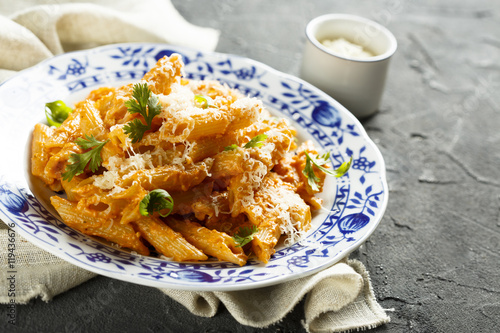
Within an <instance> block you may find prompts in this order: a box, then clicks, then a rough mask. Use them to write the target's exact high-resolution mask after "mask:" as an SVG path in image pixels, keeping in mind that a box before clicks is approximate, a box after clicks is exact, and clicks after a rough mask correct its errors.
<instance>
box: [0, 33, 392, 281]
mask: <svg viewBox="0 0 500 333" xmlns="http://www.w3.org/2000/svg"><path fill="white" fill-rule="evenodd" d="M173 52H176V53H180V54H181V55H182V56H183V58H184V62H185V64H186V67H185V70H186V76H187V78H191V79H218V80H220V81H221V82H224V83H227V84H228V85H229V86H231V87H233V88H237V89H239V90H240V91H242V92H243V93H244V94H248V95H251V96H255V97H257V98H259V99H261V100H262V101H263V102H264V104H265V105H266V107H267V108H268V109H269V110H270V111H271V112H272V113H274V114H275V115H276V116H281V117H287V118H289V119H291V121H292V124H293V125H294V126H295V127H296V128H297V130H298V133H299V135H298V136H299V139H301V140H302V139H312V140H314V141H315V145H316V146H317V147H321V148H322V149H324V150H325V151H327V150H329V151H331V152H332V155H331V161H332V163H333V164H334V166H335V167H337V166H339V165H340V164H341V163H342V162H344V161H345V160H348V159H349V156H351V155H352V157H353V165H352V168H351V170H350V171H349V173H348V174H347V175H346V176H344V177H342V178H339V179H336V178H333V177H327V182H326V183H325V187H324V191H323V193H322V194H321V195H322V198H323V199H324V207H325V208H326V209H325V210H322V211H320V212H318V213H316V214H314V216H313V227H312V228H311V231H310V232H309V233H308V234H307V235H306V237H305V238H304V240H303V241H301V242H299V243H296V244H294V245H291V246H289V247H284V246H283V245H281V246H280V247H279V248H278V250H277V252H276V254H275V255H274V256H273V257H272V258H271V260H270V261H269V263H268V264H267V265H264V264H262V263H259V262H257V261H255V260H249V262H248V263H247V265H245V266H243V267H239V266H237V265H234V264H231V263H227V262H220V261H208V262H202V263H181V262H172V261H166V260H162V259H158V258H153V257H142V256H138V255H133V254H131V253H129V252H127V251H124V250H120V249H118V248H116V247H113V246H110V245H108V244H106V243H105V242H102V241H99V240H96V239H94V238H91V237H89V236H86V235H83V234H81V233H79V232H76V231H75V230H73V229H71V228H69V227H67V226H66V225H65V224H64V223H62V222H61V220H60V218H59V217H58V215H57V214H56V213H55V211H54V209H53V208H52V207H51V206H50V204H49V203H48V202H49V201H48V198H49V196H50V195H53V194H54V193H52V192H51V191H50V190H47V189H46V188H45V187H43V186H42V185H41V184H40V183H41V182H40V181H38V180H37V179H34V178H33V177H30V173H29V154H30V152H29V149H30V148H29V147H30V146H29V143H30V141H31V131H32V129H33V126H34V125H35V123H37V122H40V121H43V119H44V104H45V103H46V102H50V101H54V100H58V99H61V100H64V101H66V102H67V103H69V104H71V103H75V102H76V101H79V100H81V99H83V98H85V97H86V96H87V94H88V93H89V92H90V91H91V90H93V89H95V88H97V87H100V86H110V85H111V86H119V85H123V84H126V83H129V82H135V81H137V80H139V79H140V78H141V77H142V76H143V75H144V73H146V71H147V70H148V68H150V67H151V66H153V65H154V64H155V63H156V61H157V59H159V58H161V57H163V56H164V55H170V54H171V53H173ZM0 110H1V114H2V122H1V124H0V126H1V127H0V129H1V130H0V147H1V152H2V163H1V164H0V218H1V219H2V220H3V221H4V222H6V223H7V224H9V225H11V226H13V225H14V223H15V230H16V231H17V232H18V233H19V234H21V235H22V236H23V237H25V238H26V239H28V240H29V241H30V242H32V243H34V244H36V245H37V246H39V247H41V248H43V249H45V250H47V251H49V252H51V253H53V254H55V255H56V256H58V257H60V258H62V259H64V260H67V261H69V262H71V263H73V264H75V265H77V266H80V267H82V268H84V269H87V270H89V271H93V272H95V273H98V274H102V275H106V276H109V277H113V278H116V279H120V280H124V281H129V282H133V283H139V284H143V285H148V286H155V287H161V288H175V289H184V290H240V289H249V288H258V287H263V286H268V285H272V284H276V283H280V282H284V281H288V280H292V279H296V278H299V277H303V276H306V275H309V274H312V273H314V272H318V271H320V270H322V269H324V268H326V267H329V266H331V265H333V264H334V263H336V262H337V261H339V260H340V259H341V258H343V257H344V256H346V255H347V254H348V253H350V252H351V251H353V250H354V249H356V248H357V247H359V246H360V245H361V244H362V243H363V242H364V241H365V240H366V239H367V238H368V236H370V234H371V233H372V232H373V231H374V230H375V228H376V227H377V225H378V223H379V222H380V220H381V219H382V216H383V214H384V211H385V208H386V206H387V200H388V190H387V183H386V180H385V166H384V161H383V158H382V155H381V154H380V152H379V150H378V149H377V147H376V146H375V144H374V143H373V142H372V141H371V140H370V139H369V138H368V136H367V134H366V132H365V130H364V129H363V127H362V126H361V124H360V123H359V122H358V120H357V119H356V118H355V117H354V116H353V115H352V114H351V113H350V112H349V111H347V110H346V109H345V108H344V107H343V106H341V105H340V104H339V103H338V102H336V101H335V100H333V99H332V98H330V97H329V96H327V95H326V94H324V93H323V92H321V91H319V90H318V89H316V88H314V87H313V86H311V85H310V84H308V83H306V82H304V81H302V80H300V79H297V78H295V77H292V76H290V75H286V74H283V73H280V72H278V71H275V70H273V69H271V68H269V67H267V66H265V65H263V64H261V63H258V62H256V61H253V60H250V59H246V58H242V57H237V56H233V55H227V54H218V53H204V52H198V51H194V50H191V49H186V48H181V47H177V46H170V45H165V44H143V43H139V44H118V45H110V46H104V47H100V48H96V49H92V50H85V51H79V52H73V53H67V54H63V55H60V56H57V57H54V58H52V59H49V60H47V61H44V62H43V63H41V64H39V65H37V66H35V67H32V68H30V69H27V70H25V71H22V72H21V73H19V74H18V75H16V76H15V77H13V78H11V79H10V80H8V81H7V82H5V83H3V84H2V85H1V86H0ZM12 222H13V223H12Z"/></svg>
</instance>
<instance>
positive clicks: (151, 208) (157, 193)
mask: <svg viewBox="0 0 500 333" xmlns="http://www.w3.org/2000/svg"><path fill="white" fill-rule="evenodd" d="M173 208H174V199H173V198H172V196H171V195H170V194H168V192H167V191H165V190H162V189H156V190H153V191H151V192H149V193H148V194H146V195H145V196H144V198H143V199H142V200H141V203H140V204H139V212H140V213H141V215H142V216H149V215H151V214H153V213H154V212H158V214H160V216H162V217H166V216H168V215H169V214H170V213H171V212H172V209H173ZM164 209H168V213H166V214H162V213H160V211H161V210H164Z"/></svg>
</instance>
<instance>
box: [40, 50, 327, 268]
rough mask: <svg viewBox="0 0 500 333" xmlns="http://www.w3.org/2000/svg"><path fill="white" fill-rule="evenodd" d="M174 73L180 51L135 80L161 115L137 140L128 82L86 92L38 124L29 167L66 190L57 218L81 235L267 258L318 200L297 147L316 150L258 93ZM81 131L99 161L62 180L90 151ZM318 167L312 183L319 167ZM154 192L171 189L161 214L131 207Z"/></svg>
mask: <svg viewBox="0 0 500 333" xmlns="http://www.w3.org/2000/svg"><path fill="white" fill-rule="evenodd" d="M182 73H183V63H182V58H181V56H180V55H177V54H173V55H171V56H170V57H165V58H162V59H160V60H159V61H158V63H157V64H156V65H155V66H154V67H153V68H152V69H151V70H150V71H149V72H148V73H146V74H145V76H144V77H143V79H142V80H141V81H140V83H141V84H146V85H147V88H149V90H150V91H151V93H152V94H154V96H156V97H157V99H158V102H159V107H160V112H159V114H158V115H157V116H155V117H154V118H152V120H151V122H150V128H148V130H147V131H145V133H144V135H143V136H142V138H140V140H136V141H135V142H133V140H132V139H131V137H130V136H129V135H127V130H126V128H127V124H130V123H131V122H132V121H134V120H135V119H138V120H139V121H140V122H141V123H142V124H146V120H145V119H143V116H141V115H140V114H138V113H132V112H130V105H129V104H128V103H127V101H130V100H131V99H133V97H132V95H133V89H134V84H128V85H124V86H122V87H103V88H99V89H96V90H94V91H92V92H91V93H90V95H89V96H88V98H87V99H85V100H83V101H81V102H79V103H77V104H76V105H75V107H74V109H73V112H72V113H70V114H69V116H68V118H67V119H66V120H64V122H63V123H62V125H61V126H59V127H54V126H47V125H45V124H37V125H36V126H35V128H34V132H33V141H32V165H31V166H32V173H33V175H35V176H37V177H39V178H40V179H42V180H43V181H44V183H45V184H47V186H49V187H50V188H51V189H52V190H53V191H58V192H59V191H64V192H65V194H66V196H65V197H66V198H63V196H60V195H54V196H53V197H51V203H52V205H53V206H54V207H55V209H56V210H57V212H58V213H59V215H60V216H61V218H62V220H63V221H64V223H65V224H67V225H68V226H70V227H72V228H74V229H77V230H79V231H80V232H82V233H84V234H87V235H92V236H99V237H102V238H104V239H106V240H108V241H110V242H112V243H114V244H116V245H118V246H119V247H123V248H128V249H130V250H131V251H133V252H136V253H138V254H141V255H149V254H150V251H155V252H156V253H158V255H159V256H164V257H167V258H170V259H171V260H175V261H203V260H208V259H209V257H213V258H217V259H219V260H223V261H229V262H232V263H235V264H238V265H244V264H245V263H246V262H247V259H248V257H249V256H250V255H255V256H256V257H257V258H258V259H259V260H260V261H262V262H264V263H267V262H268V261H269V259H270V257H271V256H272V255H273V253H274V252H275V246H276V245H277V243H278V241H279V240H280V237H282V235H283V236H284V237H283V239H284V240H285V244H290V243H293V242H296V241H297V240H298V239H299V238H300V237H301V236H302V235H303V233H305V232H306V231H307V230H308V229H309V228H310V223H311V210H315V209H318V208H320V207H321V200H320V199H319V198H317V197H315V192H318V190H313V189H311V187H310V186H308V182H307V178H306V176H305V175H304V174H303V172H302V171H303V169H304V167H305V164H306V154H305V152H307V153H309V154H317V151H316V150H315V148H314V146H313V145H312V143H311V142H304V143H302V144H301V145H300V146H298V145H297V142H296V139H295V134H296V132H295V129H294V128H293V127H291V126H290V125H289V124H288V123H287V121H286V120H285V119H276V118H274V117H271V116H270V114H269V113H268V111H267V110H266V109H265V108H264V107H263V104H262V102H261V101H259V100H258V99H255V98H250V97H245V96H243V95H241V94H240V93H239V92H237V91H235V90H233V89H230V88H229V87H227V86H226V85H222V84H220V83H218V82H217V81H195V80H187V79H184V78H183V77H182ZM91 136H92V137H93V138H95V139H96V140H99V141H100V142H105V144H104V145H103V146H102V150H101V151H100V158H101V159H102V162H101V163H100V164H99V166H98V168H97V169H96V170H91V168H90V167H89V166H88V165H87V166H86V167H85V169H84V170H82V171H81V172H80V173H76V174H75V175H74V176H73V177H65V176H64V173H65V172H67V170H68V165H69V164H70V161H71V156H75V155H78V154H84V153H85V152H86V151H87V150H88V149H84V148H83V147H82V146H81V145H79V144H77V140H78V139H82V138H88V137H91ZM316 175H317V177H318V182H319V184H320V185H322V184H323V181H324V178H325V174H324V173H323V172H321V171H319V170H316ZM320 188H321V186H320ZM157 189H162V190H165V191H167V192H168V194H169V195H170V196H171V199H172V201H173V207H172V208H171V210H170V211H169V212H168V213H169V214H168V215H167V214H165V212H161V211H157V212H153V213H151V214H144V213H143V212H142V211H141V207H140V206H141V202H143V199H144V198H145V196H146V195H148V194H149V193H151V192H152V191H154V190H157ZM249 230H251V231H252V232H251V234H249V235H238V233H239V232H241V231H249ZM237 236H240V237H237ZM241 237H246V238H247V242H246V244H243V243H241V242H239V241H238V240H239V239H241Z"/></svg>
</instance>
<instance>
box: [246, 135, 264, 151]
mask: <svg viewBox="0 0 500 333" xmlns="http://www.w3.org/2000/svg"><path fill="white" fill-rule="evenodd" d="M265 139H267V135H266V134H259V135H256V136H254V137H253V138H252V140H250V141H248V142H247V143H246V144H245V145H244V146H243V148H258V147H262V146H263V145H264V144H263V143H262V141H264V140H265Z"/></svg>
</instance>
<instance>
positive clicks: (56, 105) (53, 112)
mask: <svg viewBox="0 0 500 333" xmlns="http://www.w3.org/2000/svg"><path fill="white" fill-rule="evenodd" d="M72 111H73V110H72V109H71V108H70V107H69V106H67V105H66V104H64V102H63V101H54V102H50V103H45V117H46V118H47V122H48V123H49V125H50V126H55V127H59V126H61V124H62V123H63V122H64V121H65V120H66V119H67V118H68V116H69V114H70V113H71V112H72Z"/></svg>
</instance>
